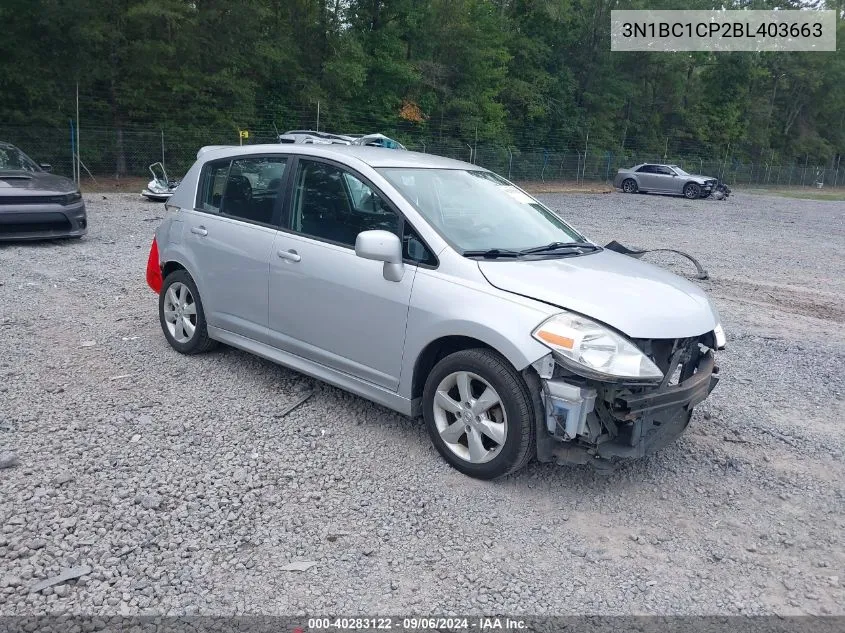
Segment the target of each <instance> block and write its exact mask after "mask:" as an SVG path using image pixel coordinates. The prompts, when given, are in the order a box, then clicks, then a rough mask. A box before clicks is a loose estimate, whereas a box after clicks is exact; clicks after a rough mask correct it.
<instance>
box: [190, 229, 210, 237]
mask: <svg viewBox="0 0 845 633" xmlns="http://www.w3.org/2000/svg"><path fill="white" fill-rule="evenodd" d="M191 233H193V234H194V235H199V236H201V237H205V236H206V235H208V231H207V230H206V229H205V227H204V226H192V227H191Z"/></svg>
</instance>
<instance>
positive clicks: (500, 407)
mask: <svg viewBox="0 0 845 633" xmlns="http://www.w3.org/2000/svg"><path fill="white" fill-rule="evenodd" d="M422 406H423V416H424V418H425V424H426V427H427V429H428V433H429V436H430V437H431V441H432V443H433V444H434V446H435V448H436V449H437V451H438V452H439V453H440V455H441V456H442V457H443V459H445V460H446V461H447V462H448V463H449V464H450V465H451V466H452V467H453V468H455V469H456V470H458V471H460V472H462V473H464V474H465V475H469V476H470V477H475V478H477V479H496V478H498V477H504V476H505V475H508V474H510V473H513V472H516V471H517V470H519V469H520V468H522V467H523V466H525V464H527V463H528V461H529V460H530V459H531V458H532V457H533V456H534V455H535V453H536V429H535V423H534V407H533V406H532V399H531V394H530V392H529V389H528V385H526V384H525V380H523V378H522V376H521V375H520V374H519V372H517V371H516V370H515V369H514V368H513V366H512V365H511V364H510V363H509V362H508V361H507V360H506V359H504V358H503V357H502V356H500V355H499V354H497V353H496V352H494V351H492V350H489V349H469V350H463V351H460V352H455V353H454V354H450V355H449V356H447V357H446V358H444V359H442V360H441V361H440V362H439V363H437V365H435V366H434V369H432V371H431V373H430V374H429V376H428V378H427V379H426V382H425V388H424V389H423V402H422Z"/></svg>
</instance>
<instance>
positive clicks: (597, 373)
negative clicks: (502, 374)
mask: <svg viewBox="0 0 845 633" xmlns="http://www.w3.org/2000/svg"><path fill="white" fill-rule="evenodd" d="M532 336H533V337H534V338H535V339H537V340H538V341H540V342H541V343H543V345H546V346H547V347H549V348H550V349H551V350H552V352H553V353H554V355H555V358H556V359H557V360H558V361H559V362H560V364H562V365H564V366H565V367H568V368H569V369H570V370H572V371H573V372H574V373H577V374H580V375H582V376H584V377H585V378H595V379H596V380H611V381H615V380H620V379H628V380H637V381H640V380H642V381H648V382H657V381H660V380H662V379H663V372H661V371H660V369H658V367H657V365H655V364H654V363H653V362H652V361H651V359H650V358H649V357H648V356H646V355H645V354H643V353H642V352H641V351H640V350H639V349H638V348H637V346H636V345H634V344H633V343H632V342H631V341H629V340H628V339H626V338H625V337H624V336H621V335H619V334H617V333H616V332H614V331H613V330H611V329H610V328H608V327H605V326H604V325H601V324H599V323H597V322H595V321H593V320H591V319H588V318H586V317H583V316H581V315H578V314H572V313H570V312H561V313H560V314H556V315H555V316H553V317H551V318H550V319H548V320H546V321H544V322H543V323H542V324H540V326H539V327H537V329H536V330H534V332H532Z"/></svg>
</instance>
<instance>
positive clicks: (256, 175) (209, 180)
mask: <svg viewBox="0 0 845 633" xmlns="http://www.w3.org/2000/svg"><path fill="white" fill-rule="evenodd" d="M286 164H287V159H286V158H284V157H279V156H268V157H256V158H239V159H237V160H233V161H229V160H226V161H217V162H213V163H208V164H207V165H206V166H205V168H204V169H203V173H202V178H201V184H200V188H199V195H198V204H197V209H199V210H200V211H208V212H210V213H221V214H223V215H226V216H229V217H233V218H237V219H239V220H247V221H249V222H259V223H261V224H271V223H272V222H273V211H274V210H275V208H276V201H277V200H278V198H279V195H281V190H282V181H283V178H284V175H285V166H286Z"/></svg>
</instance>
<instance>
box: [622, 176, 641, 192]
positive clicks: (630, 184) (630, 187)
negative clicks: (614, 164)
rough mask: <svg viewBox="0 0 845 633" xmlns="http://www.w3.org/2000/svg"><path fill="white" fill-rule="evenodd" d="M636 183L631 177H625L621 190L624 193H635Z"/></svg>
mask: <svg viewBox="0 0 845 633" xmlns="http://www.w3.org/2000/svg"><path fill="white" fill-rule="evenodd" d="M637 189H638V187H637V183H636V181H635V180H634V179H633V178H626V179H625V180H623V181H622V191H624V192H625V193H637Z"/></svg>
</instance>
